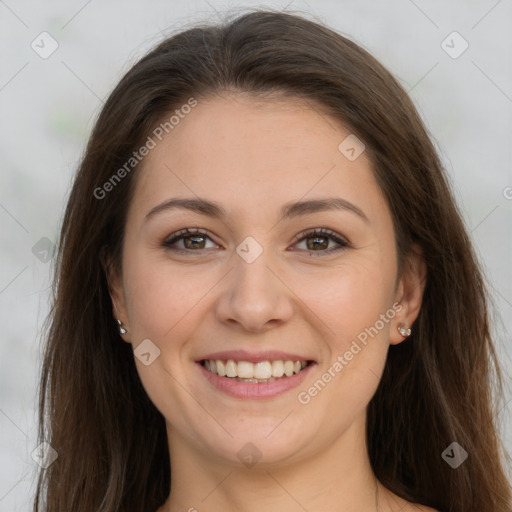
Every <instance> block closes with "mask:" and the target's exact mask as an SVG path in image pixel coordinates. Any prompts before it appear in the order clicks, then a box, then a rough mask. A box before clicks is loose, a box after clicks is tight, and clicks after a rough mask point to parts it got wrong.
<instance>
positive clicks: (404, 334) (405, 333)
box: [398, 326, 411, 338]
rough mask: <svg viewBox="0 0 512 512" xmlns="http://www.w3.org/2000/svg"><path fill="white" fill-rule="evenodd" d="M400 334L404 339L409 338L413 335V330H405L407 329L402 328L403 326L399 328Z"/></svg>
mask: <svg viewBox="0 0 512 512" xmlns="http://www.w3.org/2000/svg"><path fill="white" fill-rule="evenodd" d="M398 332H399V333H400V334H401V335H402V336H403V337H404V338H407V337H408V336H410V335H411V329H410V328H405V327H401V326H398Z"/></svg>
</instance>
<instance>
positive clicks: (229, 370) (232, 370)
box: [226, 359, 238, 377]
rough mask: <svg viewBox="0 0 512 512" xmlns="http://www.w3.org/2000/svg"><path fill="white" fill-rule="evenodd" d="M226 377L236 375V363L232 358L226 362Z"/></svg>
mask: <svg viewBox="0 0 512 512" xmlns="http://www.w3.org/2000/svg"><path fill="white" fill-rule="evenodd" d="M226 377H238V369H237V364H236V363H235V361H233V359H228V360H227V362H226Z"/></svg>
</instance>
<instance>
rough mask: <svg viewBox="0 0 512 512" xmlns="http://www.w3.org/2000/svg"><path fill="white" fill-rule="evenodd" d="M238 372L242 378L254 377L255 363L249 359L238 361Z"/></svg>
mask: <svg viewBox="0 0 512 512" xmlns="http://www.w3.org/2000/svg"><path fill="white" fill-rule="evenodd" d="M237 374H238V377H240V378H241V379H252V378H253V377H254V365H253V364H252V363H249V362H248V361H238V370H237Z"/></svg>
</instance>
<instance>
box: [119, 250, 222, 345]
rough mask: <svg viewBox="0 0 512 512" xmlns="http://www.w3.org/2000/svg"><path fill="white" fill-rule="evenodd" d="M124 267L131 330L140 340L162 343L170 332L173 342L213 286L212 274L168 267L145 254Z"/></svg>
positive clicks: (191, 269) (128, 262) (190, 268)
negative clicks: (146, 339)
mask: <svg viewBox="0 0 512 512" xmlns="http://www.w3.org/2000/svg"><path fill="white" fill-rule="evenodd" d="M126 267H127V268H126V279H125V283H124V284H125V289H126V291H127V297H126V303H127V309H128V316H129V320H130V327H131V328H132V332H133V333H135V334H137V335H138V337H142V338H150V339H155V340H161V341H163V340H164V339H165V338H166V337H167V336H170V335H171V333H172V337H173V338H174V339H176V333H177V332H178V331H179V330H180V328H181V329H183V327H184V326H185V325H186V324H187V323H188V322H190V319H191V318H193V316H194V309H195V308H198V309H200V302H201V299H202V298H203V297H204V296H205V294H206V293H207V292H208V290H209V289H210V288H211V287H212V286H213V285H214V284H215V280H214V277H215V276H214V275H212V273H211V271H210V272H207V271H203V272H201V271H198V270H197V269H193V268H192V267H189V268H179V267H176V266H171V265H169V264H166V263H165V262H162V261H155V260H154V259H152V258H151V257H148V255H147V254H146V255H145V256H141V257H140V258H132V259H131V260H130V261H127V265H126ZM142 338H141V339H142Z"/></svg>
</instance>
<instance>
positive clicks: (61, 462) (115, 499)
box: [34, 11, 512, 512]
mask: <svg viewBox="0 0 512 512" xmlns="http://www.w3.org/2000/svg"><path fill="white" fill-rule="evenodd" d="M223 90H235V91H244V92H249V93H254V94H260V93H267V92H268V93H272V92H277V93H280V92H281V93H285V94H290V95H294V96H300V97H301V98H303V99H307V100H308V101H310V102H311V103H312V104H313V105H318V106H321V107H322V108H324V109H326V110H327V111H328V112H329V114H330V115H332V116H334V117H335V118H338V119H339V120H340V121H341V122H342V123H344V125H345V126H346V127H349V128H350V130H351V132H353V133H355V134H356V135H357V137H359V138H360V139H361V140H362V141H364V143H365V145H366V148H367V151H368V154H369V155H370V160H371V162H372V167H373V171H374V174H375V177H376V179H377V180H378V183H379V185H380V187H381V189H382V191H383V193H384V194H385V197H386V199H387V201H388V204H389V206H390V209H391V212H392V216H393V222H394V228H395V235H396V242H397V248H398V254H399V262H400V268H402V267H401V263H402V262H403V261H404V259H405V257H406V255H407V254H408V251H409V249H410V247H411V244H412V243H417V244H419V246H421V248H422V249H423V256H424V260H425V262H426V266H427V277H426V285H425V291H424V298H423V304H422V307H421V311H420V313H419V317H418V318H417V321H416V323H415V325H414V330H413V334H412V335H411V336H410V338H409V340H408V341H407V342H406V343H402V344H399V345H397V346H392V347H391V348H390V351H389V354H388V359H387V362H386V367H385V370H384V374H383V377H382V380H381V382H380V385H379V387H378V390H377V392H376V394H375V396H374V397H373V399H372V400H371V402H370V404H369V407H368V420H367V441H368V449H369V457H370V461H371V464H372V467H373V471H374V472H375V475H376V476H377V478H378V479H379V480H380V481H381V482H382V483H383V484H384V485H385V486H386V487H387V488H389V489H390V490H391V491H393V492H394V493H396V494H398V495H399V496H401V497H403V498H405V499H407V500H409V501H412V502H417V503H420V504H423V505H428V506H431V507H434V508H437V509H439V510H442V511H444V512H448V511H449V512H482V511H484V510H485V511H486V512H510V510H511V507H512V505H511V492H510V484H509V482H508V481H507V478H506V474H505V470H504V462H505V460H504V459H505V451H504V449H503V447H502V445H501V442H500V439H499V436H498V435H497V432H498V427H497V425H496V411H495V409H494V407H495V406H496V398H497V397H499V396H501V395H500V393H502V380H501V374H500V370H499V366H498V361H497V357H496V353H495V349H494V346H493V342H492V340H491V333H490V328H489V317H488V302H489V297H488V292H487V289H486V287H485V283H484V281H483V277H482V273H481V270H480V267H479V264H478V262H477V259H476V256H475V253H474V251H473V249H472V246H471V242H470V239H469V237H468V233H467V231H466V229H465V227H464V224H463V222H462V220H461V215H460V212H459V210H458V209H457V206H456V203H455V200H454V197H453V195H452V192H451V190H450V186H449V183H448V181H447V177H446V176H445V174H444V171H443V169H442V165H441V163H440V160H439V157H438V155H437V154H436V151H435V149H434V147H433V144H432V142H431V140H430V138H429V135H428V134H427V132H426V130H425V127H424V125H423V123H422V121H421V119H420V117H419V115H418V113H417V111H416V109H415V107H414V105H413V103H412V102H411V100H410V98H409V97H408V95H407V94H406V92H405V91H404V89H403V88H402V87H401V86H400V84H399V83H398V82H397V81H396V80H395V79H394V78H393V77H392V75H391V74H390V73H389V72H388V71H387V70H386V69H385V68H384V67H383V66H382V65H381V64H380V63H379V62H377V61H376V60H375V59H374V58H373V57H372V56H371V55H370V54H369V53H368V52H367V51H365V50H364V49H362V48H361V47H360V46H358V45H356V44H355V43H354V42H352V41H350V40H349V39H347V38H345V37H342V36H341V35H339V34H337V33H335V32H333V31H332V30H330V29H329V28H327V27H324V26H322V25H321V24H318V23H316V22H312V21H309V20H307V19H305V18H303V17H301V16H297V15H292V14H285V13H276V12H271V11H256V12H251V13H249V14H244V15H241V16H238V17H237V18H235V19H234V20H231V21H229V22H225V23H224V24H220V25H205V26H198V27H196V28H192V29H188V30H186V31H184V32H181V33H179V34H177V35H174V36H172V37H169V38H167V39H165V40H164V41H163V42H161V43H160V44H159V45H158V46H157V47H156V48H154V49H153V50H152V51H151V52H150V53H148V54H147V55H146V56H145V57H143V58H142V59H141V60H140V61H139V62H138V63H137V64H135V65H134V66H133V67H132V68H131V69H130V70H129V71H128V72H127V74H126V75H125V76H124V77H123V78H122V80H121V81H120V83H119V84H118V85H117V87H116V88H115V90H114V91H113V92H112V94H111V95H110V97H109V98H108V100H107V102H106V104H105V106H104V108H103V109H102V111H101V113H100V115H99V117H98V120H97V122H96V125H95V128H94V130H93V133H92V135H91V137H90V140H89V143H88V146H87V149H86V152H85V155H84V157H83V159H82V162H81V165H80V168H79V170H78V173H77V175H76V178H75V181H74V184H73V187H72V190H71V193H70V197H69V199H68V202H67V209H66V212H65V217H64V219H63V224H62V231H61V237H60V245H59V253H58V258H57V261H56V276H55V287H54V297H53V299H54V300H53V307H52V310H51V314H50V316H49V319H48V329H47V337H46V344H45V346H44V359H43V365H42V371H41V382H40V396H39V422H40V427H39V441H40V442H42V441H47V442H48V443H50V445H51V446H52V448H53V449H54V450H56V452H57V454H58V458H57V459H56V460H55V461H54V462H53V463H52V464H51V465H50V466H49V467H47V468H46V469H41V471H40V474H39V479H38V484H37V493H36V496H35V499H34V511H37V512H42V511H48V512H69V511H73V512H91V511H95V512H114V511H123V512H130V511H133V512H141V511H146V512H154V511H155V510H156V508H157V507H158V506H160V505H161V504H162V503H163V502H164V501H165V500H166V498H167V496H168V494H169V492H170V487H169V485H170V480H171V474H170V463H169V455H168V446H167V438H166V429H165V422H164V418H163V416H162V415H161V413H160V412H159V411H158V410H157V409H156V408H155V406H154V405H153V404H152V402H151V401H150V399H149V398H148V396H147V394H146V392H145V390H144V389H143V387H142V384H141V382H140V379H139V377H138V374H137V371H136V367H135V363H134V356H133V352H132V347H131V345H129V344H127V343H123V342H122V341H121V340H120V338H119V335H118V332H117V330H116V326H115V324H114V321H113V318H112V303H111V299H110V296H109V291H108V285H107V281H106V278H105V273H104V269H103V267H102V263H101V262H102V255H103V257H104V258H106V259H107V260H108V261H112V262H113V264H114V265H116V266H117V268H118V269H119V270H122V269H121V265H120V261H121V260H120V255H121V247H122V241H123V233H124V223H125V218H126V212H127V207H128V205H129V203H130V200H131V197H132V192H133V188H134V176H136V174H137V170H138V169H137V167H139V166H140V164H139V165H134V166H133V169H129V168H127V167H126V162H128V161H129V159H130V158H131V157H132V155H133V152H134V151H136V150H137V149H138V148H139V147H140V146H141V145H142V144H143V143H144V141H145V140H146V139H147V137H148V135H149V134H150V133H151V130H153V129H154V127H155V126H158V123H159V122H161V120H162V119H163V118H165V117H168V116H169V115H170V113H172V111H173V110H174V109H176V108H178V107H180V105H183V104H184V103H186V102H187V100H188V99H189V98H191V97H194V98H196V99H197V100H199V101H200V100H201V98H206V97H208V96H209V95H212V94H215V93H216V92H219V91H223ZM123 166H125V167H124V168H125V170H127V169H128V170H127V172H126V173H123V176H122V179H120V180H117V181H115V183H114V182H112V181H110V183H111V186H110V187H104V184H105V183H107V182H109V180H111V178H112V176H113V174H114V173H116V171H117V170H118V169H120V168H123ZM118 175H119V174H118ZM107 188H108V193H106V196H105V197H103V198H101V197H99V196H101V195H102V194H103V192H102V193H101V194H100V193H98V189H101V190H104V191H105V190H107ZM452 442H457V443H458V444H459V445H461V446H462V447H463V448H464V450H465V451H466V452H467V453H468V454H469V456H468V459H467V460H466V461H465V462H464V463H462V464H461V465H460V466H459V467H458V468H456V469H454V468H452V467H450V465H448V464H447V463H446V462H445V460H443V457H442V456H441V454H442V453H443V451H444V450H445V449H446V448H447V447H448V446H449V445H450V444H451V443H452ZM341 476H342V475H340V478H341Z"/></svg>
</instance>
